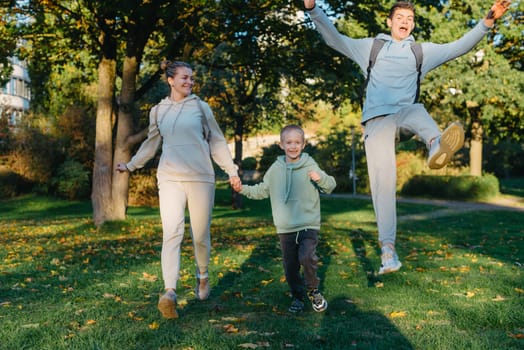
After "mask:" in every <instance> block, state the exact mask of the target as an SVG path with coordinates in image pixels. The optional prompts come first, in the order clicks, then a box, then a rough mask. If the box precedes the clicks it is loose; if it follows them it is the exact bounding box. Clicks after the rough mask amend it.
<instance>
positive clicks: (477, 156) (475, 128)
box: [469, 120, 483, 176]
mask: <svg viewBox="0 0 524 350" xmlns="http://www.w3.org/2000/svg"><path fill="white" fill-rule="evenodd" d="M482 134H483V130H482V124H481V122H480V121H479V120H476V121H474V122H473V123H472V124H471V145H470V149H469V168H470V175H472V176H481V175H482Z"/></svg>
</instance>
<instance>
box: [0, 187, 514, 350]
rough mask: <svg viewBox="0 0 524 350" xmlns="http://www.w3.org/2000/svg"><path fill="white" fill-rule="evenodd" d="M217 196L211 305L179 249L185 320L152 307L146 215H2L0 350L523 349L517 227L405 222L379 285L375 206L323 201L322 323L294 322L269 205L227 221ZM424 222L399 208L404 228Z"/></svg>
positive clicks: (22, 203) (460, 216)
mask: <svg viewBox="0 0 524 350" xmlns="http://www.w3.org/2000/svg"><path fill="white" fill-rule="evenodd" d="M228 196H229V192H228V191H226V190H219V191H218V193H217V205H216V209H215V211H214V218H213V224H212V239H213V248H212V262H211V266H210V273H211V283H212V287H213V289H212V295H211V298H210V299H209V300H207V301H204V302H200V301H196V300H195V298H194V293H193V288H194V283H195V278H194V276H193V270H194V267H193V265H194V264H193V250H192V246H191V241H190V239H189V237H187V239H186V241H185V242H184V247H183V252H182V259H183V264H182V268H183V270H182V276H181V280H180V283H179V290H178V294H179V301H180V304H181V305H180V309H179V313H180V318H179V319H176V320H164V319H162V318H161V317H160V314H159V312H158V311H157V309H156V303H157V301H158V295H159V293H160V292H161V291H162V287H163V286H162V281H161V270H160V258H159V255H160V249H161V227H160V220H159V217H158V210H157V209H155V208H130V210H129V219H128V220H126V221H125V222H116V223H110V224H108V225H105V226H104V227H102V228H100V229H98V230H97V229H95V228H94V226H93V224H92V220H91V206H90V204H89V203H87V202H65V201H60V200H56V199H50V198H42V197H34V196H27V197H21V198H17V199H13V200H6V201H0V213H1V214H0V217H1V221H0V262H1V263H0V326H1V327H0V339H1V341H0V349H53V350H54V349H186V350H189V349H193V350H197V349H206V350H207V349H212V350H218V349H242V348H259V349H288V348H290V349H522V348H523V347H524V339H523V338H524V313H523V312H522V310H523V307H524V278H523V277H524V276H523V267H522V264H524V229H523V228H524V215H523V214H522V213H517V212H505V211H496V212H495V211H494V212H488V211H484V212H473V213H471V212H470V213H467V214H464V213H460V212H456V213H455V214H454V215H450V216H447V217H440V218H437V219H431V218H430V215H428V219H427V220H417V221H401V222H399V232H398V239H397V249H398V251H399V255H400V257H401V259H402V262H403V264H404V266H403V268H402V269H401V270H400V271H399V272H398V273H395V274H391V275H386V276H381V277H379V276H376V275H375V270H376V269H377V267H378V265H379V262H380V258H379V252H378V250H377V241H376V229H375V222H374V214H373V209H372V207H371V204H370V203H369V202H368V201H365V200H357V199H333V198H323V199H322V205H323V220H324V223H323V227H322V232H321V243H320V246H319V248H318V254H319V256H320V257H321V262H322V265H321V267H320V270H319V276H320V277H321V280H322V284H321V288H322V290H323V292H324V294H325V296H326V298H327V299H328V302H329V308H328V310H327V311H326V312H324V313H315V312H313V311H311V308H308V309H307V311H306V312H304V313H303V314H301V315H299V316H292V315H289V314H288V313H287V312H286V310H287V307H288V306H289V303H290V299H289V296H288V295H287V285H286V283H285V281H284V279H283V272H282V266H281V264H282V261H281V258H280V251H279V247H278V244H277V241H278V239H277V238H276V237H275V234H274V228H273V225H272V221H271V216H270V210H269V203H268V201H250V200H247V199H245V201H244V204H245V209H243V210H241V211H234V210H232V209H230V205H229V198H228ZM433 209H435V207H432V206H420V205H412V204H411V205H410V204H399V215H405V214H413V213H428V214H429V213H430V212H431V211H432V210H433Z"/></svg>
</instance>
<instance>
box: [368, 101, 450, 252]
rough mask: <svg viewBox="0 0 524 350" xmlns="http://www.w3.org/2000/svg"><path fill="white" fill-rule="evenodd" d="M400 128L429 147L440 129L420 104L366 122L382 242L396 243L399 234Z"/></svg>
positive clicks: (370, 165)
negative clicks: (397, 191) (397, 161)
mask: <svg viewBox="0 0 524 350" xmlns="http://www.w3.org/2000/svg"><path fill="white" fill-rule="evenodd" d="M399 128H403V129H407V130H409V131H411V132H412V133H414V134H416V135H418V136H419V137H420V138H421V139H422V140H423V141H424V142H425V143H426V146H428V144H429V141H430V140H432V139H433V138H435V137H438V136H440V129H439V127H438V126H437V124H436V123H435V121H434V120H433V118H431V116H430V115H429V114H428V112H427V111H426V109H425V108H424V106H423V105H422V104H420V103H417V104H414V105H409V106H406V107H403V108H402V109H401V110H400V111H399V112H397V113H395V114H390V115H387V116H384V117H377V118H374V119H371V120H369V121H367V122H366V123H365V130H364V145H365V149H366V159H367V165H368V175H369V182H370V187H371V198H372V200H373V208H374V209H375V217H376V220H377V228H378V240H379V242H380V243H381V245H384V244H393V245H395V240H396V233H397V208H396V188H397V165H396V157H395V143H396V137H397V132H398V130H399Z"/></svg>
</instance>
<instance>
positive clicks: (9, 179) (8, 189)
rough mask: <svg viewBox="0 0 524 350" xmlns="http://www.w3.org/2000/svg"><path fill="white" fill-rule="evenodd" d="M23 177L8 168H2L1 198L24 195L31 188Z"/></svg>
mask: <svg viewBox="0 0 524 350" xmlns="http://www.w3.org/2000/svg"><path fill="white" fill-rule="evenodd" d="M26 183H27V180H25V179H24V178H23V177H22V176H20V175H18V174H17V173H15V172H14V171H12V170H10V169H9V168H7V167H3V166H0V198H2V199H5V198H12V197H16V196H18V195H19V194H21V193H23V190H24V188H27V187H29V186H28V185H27V184H26Z"/></svg>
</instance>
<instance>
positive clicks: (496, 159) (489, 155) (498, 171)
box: [483, 139, 524, 178]
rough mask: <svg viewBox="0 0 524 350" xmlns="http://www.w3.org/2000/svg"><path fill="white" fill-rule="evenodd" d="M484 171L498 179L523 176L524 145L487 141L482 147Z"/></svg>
mask: <svg viewBox="0 0 524 350" xmlns="http://www.w3.org/2000/svg"><path fill="white" fill-rule="evenodd" d="M483 159H484V170H485V171H486V172H489V173H491V174H494V175H495V176H497V177H498V178H508V177H516V176H518V177H522V176H524V143H523V142H514V141H511V140H502V141H501V142H498V143H497V144H494V143H493V140H491V139H488V140H486V142H485V143H484V146H483Z"/></svg>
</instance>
